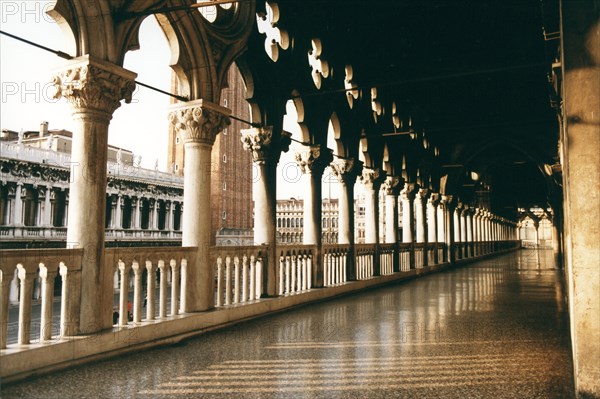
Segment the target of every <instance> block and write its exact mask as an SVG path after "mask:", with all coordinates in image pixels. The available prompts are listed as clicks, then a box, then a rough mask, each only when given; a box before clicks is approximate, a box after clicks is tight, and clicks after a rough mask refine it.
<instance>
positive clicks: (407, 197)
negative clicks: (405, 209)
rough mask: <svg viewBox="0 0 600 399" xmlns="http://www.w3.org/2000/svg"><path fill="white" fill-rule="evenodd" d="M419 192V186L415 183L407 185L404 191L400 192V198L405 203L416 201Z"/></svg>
mask: <svg viewBox="0 0 600 399" xmlns="http://www.w3.org/2000/svg"><path fill="white" fill-rule="evenodd" d="M417 190H418V186H417V185H416V184H415V183H406V184H405V185H404V188H403V189H402V191H400V198H401V199H402V200H403V201H411V200H414V199H415V193H416V192H417Z"/></svg>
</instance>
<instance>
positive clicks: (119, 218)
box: [113, 194, 123, 229]
mask: <svg viewBox="0 0 600 399" xmlns="http://www.w3.org/2000/svg"><path fill="white" fill-rule="evenodd" d="M115 202H116V205H115V206H116V211H115V222H114V223H113V227H114V228H115V229H122V228H123V196H122V195H121V194H119V195H117V200H116V201H115Z"/></svg>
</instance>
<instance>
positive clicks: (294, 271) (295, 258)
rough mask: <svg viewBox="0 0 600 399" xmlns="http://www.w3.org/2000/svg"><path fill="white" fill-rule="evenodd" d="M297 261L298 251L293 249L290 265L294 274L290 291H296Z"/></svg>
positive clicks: (291, 278)
mask: <svg viewBox="0 0 600 399" xmlns="http://www.w3.org/2000/svg"><path fill="white" fill-rule="evenodd" d="M298 256H299V255H298ZM296 262H297V256H296V251H293V252H292V265H291V267H290V269H291V274H292V275H291V276H290V292H296Z"/></svg>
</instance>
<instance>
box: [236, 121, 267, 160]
mask: <svg viewBox="0 0 600 399" xmlns="http://www.w3.org/2000/svg"><path fill="white" fill-rule="evenodd" d="M240 133H241V134H242V138H241V141H242V145H243V146H244V150H246V151H250V152H251V153H252V161H254V162H255V163H258V164H264V163H266V162H267V160H268V159H269V155H270V150H271V139H272V138H273V127H271V126H267V127H253V128H250V129H242V130H241V131H240Z"/></svg>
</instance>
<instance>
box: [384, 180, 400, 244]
mask: <svg viewBox="0 0 600 399" xmlns="http://www.w3.org/2000/svg"><path fill="white" fill-rule="evenodd" d="M403 185H404V183H403V182H402V181H401V180H400V178H398V177H396V176H388V177H387V179H385V182H384V183H383V186H382V189H383V191H384V193H385V242H386V243H389V244H396V242H397V239H398V194H400V189H401V188H402V186H403Z"/></svg>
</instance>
